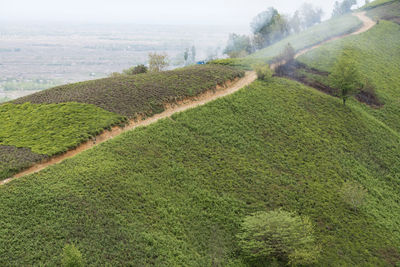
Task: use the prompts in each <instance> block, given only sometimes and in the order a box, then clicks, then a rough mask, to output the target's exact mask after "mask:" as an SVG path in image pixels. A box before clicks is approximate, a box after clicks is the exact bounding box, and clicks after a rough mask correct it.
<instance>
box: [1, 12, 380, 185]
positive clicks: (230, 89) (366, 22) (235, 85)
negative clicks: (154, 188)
mask: <svg viewBox="0 0 400 267" xmlns="http://www.w3.org/2000/svg"><path fill="white" fill-rule="evenodd" d="M353 15H354V16H356V17H358V18H359V19H360V20H361V21H362V22H363V26H362V27H361V28H360V29H358V30H357V31H355V32H353V33H350V34H345V35H342V36H338V37H333V38H331V39H329V40H326V41H324V42H321V43H319V44H317V45H315V46H312V47H310V48H306V49H303V50H301V51H299V52H298V53H297V54H296V56H295V58H297V57H299V56H301V55H303V54H305V53H307V52H308V51H311V50H313V49H316V48H318V47H320V46H322V45H324V44H326V43H328V42H331V41H334V40H337V39H341V38H344V37H347V36H350V35H356V34H360V33H363V32H366V31H368V30H369V29H371V28H372V27H373V26H374V25H375V24H376V22H375V21H373V20H372V19H370V18H369V17H367V16H366V12H360V13H354V14H353ZM278 64H280V63H277V64H272V65H271V68H273V69H275V68H276V67H277V65H278ZM256 79H257V75H256V73H255V72H252V71H251V72H246V75H245V77H244V78H241V79H239V80H235V81H233V82H231V83H227V84H226V85H225V86H224V87H218V88H216V90H215V92H213V91H209V92H206V93H203V94H201V95H199V96H197V97H194V98H189V99H186V100H184V101H181V102H179V103H177V104H175V105H166V109H165V111H164V112H162V113H160V114H157V115H154V116H153V117H150V118H147V119H145V120H131V121H129V123H128V124H127V125H126V126H125V127H123V128H121V127H113V128H112V129H111V131H105V132H103V133H102V134H100V135H98V136H96V137H95V138H94V139H93V140H91V141H87V142H85V143H83V144H81V145H79V146H78V147H77V148H75V149H72V150H70V151H68V152H66V153H64V154H62V155H58V156H54V157H52V158H50V159H49V160H47V161H45V162H42V163H38V164H35V165H33V166H32V167H30V168H29V169H26V170H24V171H22V172H20V173H18V174H16V175H14V176H13V177H11V178H8V179H5V180H3V181H0V186H1V185H4V184H7V183H9V182H11V181H13V180H15V179H17V178H20V177H22V176H25V175H29V174H33V173H36V172H39V171H41V170H43V169H44V168H46V167H48V166H51V165H54V164H58V163H60V162H62V161H63V160H65V159H68V158H71V157H73V156H75V155H77V154H79V153H81V152H83V151H85V150H88V149H90V148H92V147H93V146H95V145H98V144H100V143H103V142H105V141H107V140H110V139H112V138H114V137H115V136H118V135H120V134H121V133H123V132H126V131H129V130H132V129H134V128H136V127H139V126H147V125H149V124H152V123H154V122H156V121H158V120H160V119H164V118H168V117H170V116H171V115H173V114H175V113H177V112H182V111H184V110H187V109H191V108H194V107H197V106H200V105H204V104H206V103H208V102H210V101H213V100H215V99H217V98H220V97H224V96H227V95H230V94H232V93H234V92H236V91H238V90H240V89H241V88H243V87H245V86H247V85H249V84H251V83H252V82H253V81H255V80H256ZM94 140H95V141H94Z"/></svg>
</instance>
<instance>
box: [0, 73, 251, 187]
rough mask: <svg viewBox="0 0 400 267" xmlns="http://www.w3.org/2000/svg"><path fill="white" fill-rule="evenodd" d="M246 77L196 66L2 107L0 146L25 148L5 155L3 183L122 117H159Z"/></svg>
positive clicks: (86, 85) (57, 91)
mask: <svg viewBox="0 0 400 267" xmlns="http://www.w3.org/2000/svg"><path fill="white" fill-rule="evenodd" d="M243 75H244V72H243V71H240V70H235V69H232V68H230V67H223V66H194V67H188V68H183V69H179V70H174V71H168V72H162V73H149V74H141V75H135V76H125V75H124V76H118V77H114V78H106V79H100V80H95V81H89V82H82V83H77V84H70V85H64V86H60V87H56V88H52V89H48V90H45V91H42V92H39V93H36V94H33V95H30V96H26V97H23V98H20V99H17V100H15V101H13V103H15V104H11V103H7V104H3V105H0V121H1V122H2V124H1V127H0V145H7V146H14V147H18V148H27V149H22V150H21V149H20V150H18V153H11V154H9V155H7V159H8V161H7V162H8V164H5V163H4V164H1V166H0V180H1V179H5V178H8V177H9V176H10V175H11V174H15V173H16V172H18V171H20V170H22V169H23V168H26V167H29V166H30V165H32V164H33V163H34V162H35V161H36V159H38V161H39V160H41V159H42V156H39V155H47V156H52V155H55V154H59V153H63V152H66V151H67V150H69V149H71V148H74V147H76V146H78V145H79V144H81V143H82V142H84V141H87V140H88V139H89V138H91V137H93V136H95V135H97V134H99V133H100V132H102V131H103V130H104V129H106V128H110V127H111V126H113V125H116V124H119V123H123V122H124V121H126V117H124V116H128V117H136V116H138V115H142V117H144V116H150V115H152V114H154V113H160V112H162V111H163V109H164V105H165V104H166V103H167V102H175V101H177V100H180V99H183V98H186V97H189V96H196V95H198V94H200V93H202V92H205V91H207V90H210V89H215V87H216V86H217V85H222V84H224V83H225V82H227V81H228V80H233V79H235V78H237V77H242V76H243ZM71 101H75V102H71ZM76 102H79V103H76ZM31 103H33V104H31ZM52 103H53V104H52ZM104 109H105V110H104ZM107 110H108V111H107ZM109 111H111V112H109ZM112 112H115V113H118V114H120V115H118V114H115V113H112ZM8 152H9V148H8V147H7V149H1V150H0V157H5V156H6V155H3V153H8ZM24 152H26V155H24Z"/></svg>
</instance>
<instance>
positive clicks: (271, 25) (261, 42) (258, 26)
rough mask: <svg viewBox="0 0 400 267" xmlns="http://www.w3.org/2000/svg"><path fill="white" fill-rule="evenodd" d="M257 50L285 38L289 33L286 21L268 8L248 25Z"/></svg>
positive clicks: (275, 11)
mask: <svg viewBox="0 0 400 267" xmlns="http://www.w3.org/2000/svg"><path fill="white" fill-rule="evenodd" d="M250 26H251V29H252V32H253V34H254V36H255V40H254V41H255V44H256V47H257V48H263V47H266V46H268V45H270V44H272V43H273V42H275V41H279V40H281V39H282V38H284V37H286V36H287V35H288V34H289V32H290V27H289V22H288V20H287V19H286V18H285V17H284V16H282V15H280V14H279V13H278V11H277V10H276V9H275V8H273V7H270V8H268V10H266V11H264V12H262V13H260V14H258V15H257V16H256V17H255V18H254V19H253V21H252V22H251V24H250Z"/></svg>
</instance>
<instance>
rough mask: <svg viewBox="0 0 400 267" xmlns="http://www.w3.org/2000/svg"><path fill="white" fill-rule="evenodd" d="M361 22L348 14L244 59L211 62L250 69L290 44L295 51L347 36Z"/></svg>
mask: <svg viewBox="0 0 400 267" xmlns="http://www.w3.org/2000/svg"><path fill="white" fill-rule="evenodd" d="M361 24H362V22H361V21H360V20H359V19H358V18H356V17H355V16H353V15H351V14H348V15H344V16H342V17H338V18H334V19H330V20H328V21H325V22H323V23H321V24H318V25H316V26H313V27H311V28H309V29H307V30H305V31H303V32H301V33H299V34H293V35H291V36H289V37H287V38H285V39H283V40H281V41H279V42H277V43H275V44H273V45H271V46H269V47H266V48H264V49H262V50H260V51H258V52H256V53H254V54H251V55H250V56H248V57H246V58H237V59H222V60H216V61H213V62H212V63H213V64H220V65H228V66H232V67H238V68H242V69H251V65H252V64H254V63H257V62H260V61H262V62H269V61H271V60H272V59H273V58H274V57H276V56H278V55H279V54H280V53H282V51H283V50H284V48H285V46H286V45H287V44H288V43H290V44H291V45H292V46H293V47H294V49H295V50H296V51H299V50H302V49H304V48H308V47H311V46H313V45H315V44H318V43H321V42H323V41H325V40H328V39H330V38H332V37H335V36H339V35H343V34H347V33H350V32H353V31H355V30H356V29H358V28H360V27H361Z"/></svg>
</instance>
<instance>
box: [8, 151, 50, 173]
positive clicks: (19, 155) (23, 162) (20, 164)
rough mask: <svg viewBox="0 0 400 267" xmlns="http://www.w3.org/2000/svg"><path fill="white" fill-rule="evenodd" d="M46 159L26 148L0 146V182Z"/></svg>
mask: <svg viewBox="0 0 400 267" xmlns="http://www.w3.org/2000/svg"><path fill="white" fill-rule="evenodd" d="M46 158H47V157H46V156H45V155H39V154H36V153H33V152H32V151H31V150H30V149H28V148H17V147H13V146H3V145H0V180H3V179H5V178H8V177H11V176H12V175H13V174H15V173H17V172H18V171H20V170H22V169H25V168H28V167H29V166H31V165H32V164H34V163H35V162H39V161H41V160H44V159H46Z"/></svg>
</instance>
